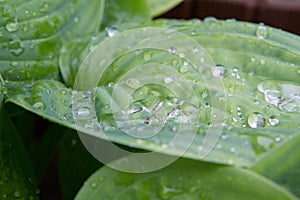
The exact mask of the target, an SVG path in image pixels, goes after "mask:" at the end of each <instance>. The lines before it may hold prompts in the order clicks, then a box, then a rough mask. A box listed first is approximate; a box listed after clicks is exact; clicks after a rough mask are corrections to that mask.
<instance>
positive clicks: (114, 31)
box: [105, 27, 119, 37]
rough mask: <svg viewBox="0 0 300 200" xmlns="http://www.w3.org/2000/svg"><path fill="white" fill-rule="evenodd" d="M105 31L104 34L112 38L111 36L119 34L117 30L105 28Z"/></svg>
mask: <svg viewBox="0 0 300 200" xmlns="http://www.w3.org/2000/svg"><path fill="white" fill-rule="evenodd" d="M105 31H106V34H107V36H108V37H113V36H115V35H116V34H118V33H119V30H118V29H116V28H109V27H107V28H105Z"/></svg>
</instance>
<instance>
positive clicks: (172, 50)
mask: <svg viewBox="0 0 300 200" xmlns="http://www.w3.org/2000/svg"><path fill="white" fill-rule="evenodd" d="M176 52H177V49H176V48H175V47H170V48H169V53H172V54H175V53H176Z"/></svg>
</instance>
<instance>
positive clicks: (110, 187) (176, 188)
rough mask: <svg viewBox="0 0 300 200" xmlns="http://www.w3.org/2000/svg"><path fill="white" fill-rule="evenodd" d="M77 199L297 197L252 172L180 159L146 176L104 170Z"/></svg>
mask: <svg viewBox="0 0 300 200" xmlns="http://www.w3.org/2000/svg"><path fill="white" fill-rule="evenodd" d="M116 191H117V192H116ZM76 199H77V200H81V199H91V200H93V199H172V200H173V199H174V200H175V199H249V200H250V199H261V200H263V199H278V200H279V199H280V200H283V199H296V198H295V197H294V196H293V195H291V194H289V192H287V191H285V190H284V189H283V188H281V187H279V186H277V185H276V184H274V183H273V182H271V181H269V180H268V179H266V178H264V177H262V176H259V175H258V174H255V173H253V172H251V171H248V170H243V169H239V168H234V167H228V166H218V165H213V164H208V163H202V162H196V161H192V160H184V159H180V160H177V161H176V162H175V163H173V164H172V165H170V166H168V167H167V168H164V169H162V170H159V171H156V172H152V173H147V174H131V173H122V172H118V171H115V170H113V169H110V168H108V167H103V168H102V169H100V170H98V171H97V172H95V173H94V174H93V175H92V176H91V177H90V178H89V179H88V180H87V182H86V183H85V185H84V186H83V187H82V189H81V190H80V192H79V193H78V195H77V197H76Z"/></svg>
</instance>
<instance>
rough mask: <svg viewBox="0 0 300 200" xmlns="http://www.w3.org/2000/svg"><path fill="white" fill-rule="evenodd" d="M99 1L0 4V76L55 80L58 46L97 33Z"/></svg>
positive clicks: (99, 16) (66, 0) (13, 1)
mask: <svg viewBox="0 0 300 200" xmlns="http://www.w3.org/2000/svg"><path fill="white" fill-rule="evenodd" d="M103 2H104V0H92V1H89V3H86V1H84V0H54V1H48V0H42V1H19V0H11V1H9V2H5V3H0V10H1V14H0V18H1V19H0V52H1V53H0V73H1V74H2V76H3V78H4V79H5V80H36V79H56V80H59V79H60V74H59V68H58V60H57V58H58V53H59V49H60V48H61V46H62V44H63V43H64V42H66V40H68V39H70V38H71V39H73V38H74V37H77V36H79V35H85V34H93V33H97V32H98V27H99V25H100V22H101V18H102V10H103Z"/></svg>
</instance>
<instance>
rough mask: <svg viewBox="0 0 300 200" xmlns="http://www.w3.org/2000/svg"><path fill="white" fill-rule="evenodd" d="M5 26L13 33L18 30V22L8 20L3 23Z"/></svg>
mask: <svg viewBox="0 0 300 200" xmlns="http://www.w3.org/2000/svg"><path fill="white" fill-rule="evenodd" d="M5 28H6V30H7V31H8V32H10V33H13V32H16V31H18V30H19V23H18V22H17V21H16V22H9V23H7V24H6V25H5Z"/></svg>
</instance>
